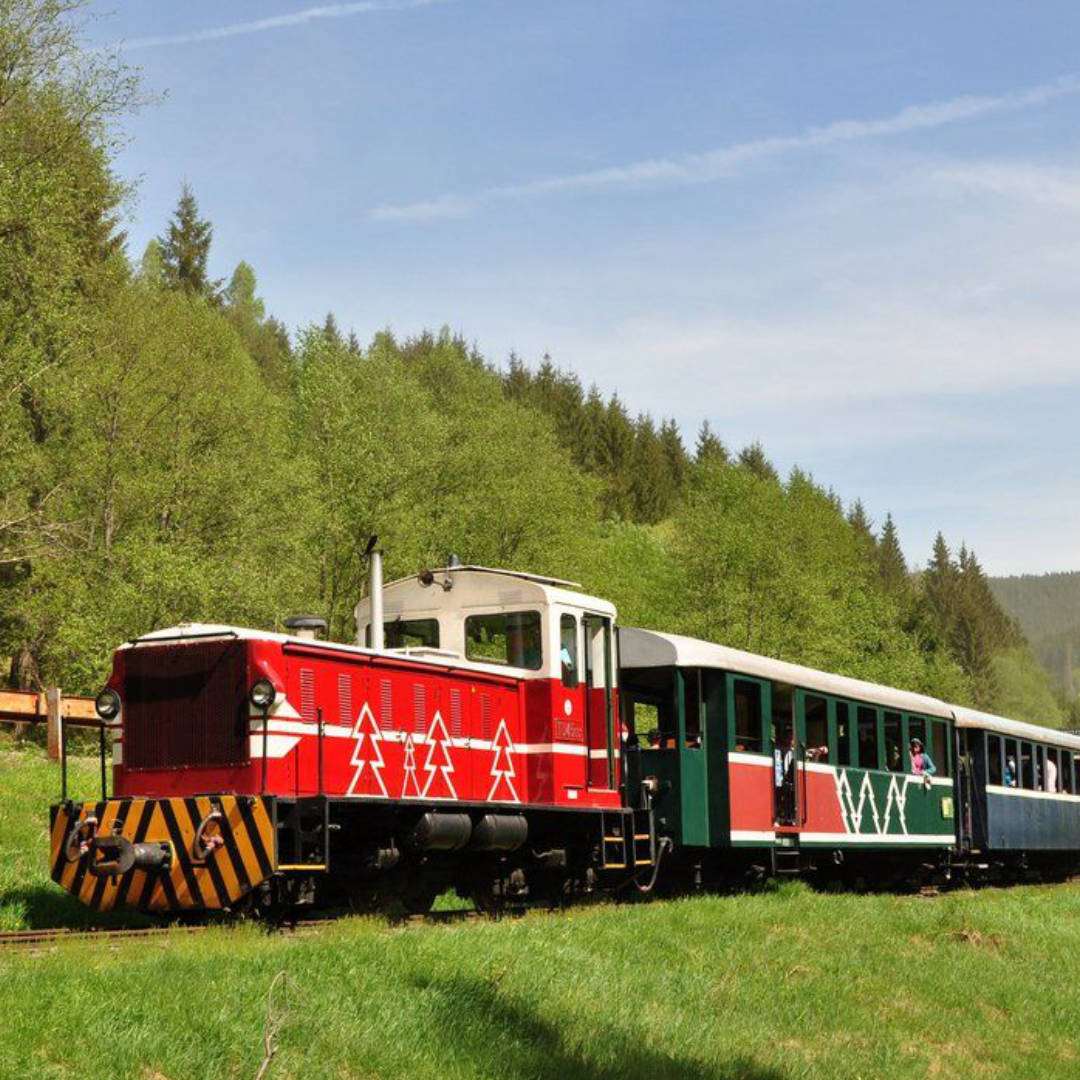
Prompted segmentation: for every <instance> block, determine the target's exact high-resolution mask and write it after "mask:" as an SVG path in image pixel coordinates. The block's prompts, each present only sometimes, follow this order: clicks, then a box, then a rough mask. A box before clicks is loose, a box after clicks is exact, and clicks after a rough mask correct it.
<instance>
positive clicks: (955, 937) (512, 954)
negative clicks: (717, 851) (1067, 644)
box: [0, 753, 1080, 1080]
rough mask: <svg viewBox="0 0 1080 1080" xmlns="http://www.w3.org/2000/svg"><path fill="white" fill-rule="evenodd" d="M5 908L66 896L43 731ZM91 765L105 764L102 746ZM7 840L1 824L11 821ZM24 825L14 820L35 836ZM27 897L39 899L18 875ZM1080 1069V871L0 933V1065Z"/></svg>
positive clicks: (16, 909) (116, 1071)
mask: <svg viewBox="0 0 1080 1080" xmlns="http://www.w3.org/2000/svg"><path fill="white" fill-rule="evenodd" d="M0 770H2V772H0V845H2V848H0V851H2V855H0V858H2V862H0V866H2V868H3V869H2V876H0V911H2V912H4V918H5V919H6V920H7V923H8V925H12V924H19V923H20V922H23V923H25V922H29V921H37V920H38V919H39V918H40V916H41V915H42V914H43V913H45V912H46V911H52V912H56V913H63V912H68V911H70V908H69V907H68V906H67V905H66V904H65V903H64V902H63V901H62V900H61V899H60V898H59V897H60V894H59V893H57V899H56V900H55V906H50V905H49V904H46V902H45V901H44V900H42V899H41V897H40V896H39V895H38V893H37V892H36V890H38V889H39V888H52V886H51V885H49V884H48V879H47V872H46V870H45V854H44V849H43V847H42V846H41V845H42V843H43V841H44V828H43V827H42V826H41V825H40V823H39V822H37V821H36V820H35V815H40V814H41V812H42V810H43V808H44V807H45V806H46V805H47V803H48V801H49V799H50V797H52V791H53V789H54V788H55V786H56V785H55V773H54V770H53V769H52V768H51V767H50V766H47V765H46V764H45V763H44V762H43V761H41V760H40V756H39V755H37V754H28V753H24V754H12V753H7V754H5V755H4V756H3V757H2V758H0ZM88 774H89V777H92V769H89V770H88ZM10 844H14V845H16V847H15V849H9V845H10ZM18 845H22V846H21V847H19V846H18ZM28 895H29V897H30V899H29V900H28V899H27V897H28ZM281 971H283V972H287V973H288V977H289V987H288V990H287V992H286V994H285V997H284V1006H285V1009H284V1015H283V1018H282V1023H281V1027H280V1032H279V1037H280V1051H279V1053H278V1055H277V1057H276V1059H275V1060H274V1062H273V1064H272V1066H271V1068H270V1071H269V1074H268V1075H269V1076H270V1077H273V1078H281V1080H285V1078H289V1080H321V1078H324V1077H325V1078H327V1080H361V1078H365V1080H367V1078H372V1080H373V1078H392V1077H393V1078H402V1080H406V1078H407V1080H423V1078H431V1080H436V1078H437V1080H456V1078H477V1080H563V1078H583V1080H617V1078H627V1080H658V1078H669V1077H670V1078H674V1077H686V1078H690V1080H705V1078H710V1080H716V1078H734V1077H744V1078H747V1080H766V1078H777V1080H779V1078H795V1077H824V1078H834V1077H865V1078H870V1077H890V1078H893V1077H926V1076H931V1077H956V1078H968V1077H1017V1078H1022V1080H1029V1078H1035V1077H1039V1078H1041V1077H1058V1076H1060V1077H1074V1076H1075V1075H1076V1074H1077V1072H1078V1070H1080V990H1078V987H1080V888H1077V887H1075V886H1068V885H1063V886H1055V887H1024V888H1016V889H1008V890H1004V889H986V890H982V891H979V892H975V893H969V892H955V893H952V894H949V895H945V896H942V897H937V898H929V899H927V898H921V897H912V896H856V895H830V894H820V893H815V892H813V891H812V890H810V889H808V888H805V887H803V886H801V885H795V886H785V887H783V888H781V889H778V890H776V891H773V892H765V893H760V894H753V895H751V894H746V895H741V896H734V897H702V898H698V899H693V900H683V901H677V902H668V903H648V904H634V905H627V906H616V905H613V904H600V905H596V906H592V907H587V908H579V909H576V910H573V911H571V912H569V913H565V914H557V915H548V914H539V913H538V914H534V915H530V916H527V917H525V918H521V919H507V920H504V921H501V922H467V923H452V924H428V925H415V924H410V925H409V926H407V927H404V928H401V927H393V926H390V925H388V924H386V923H385V922H381V921H379V920H377V919H356V918H351V919H345V920H342V921H340V922H338V923H335V924H332V925H330V926H328V927H326V928H325V929H318V930H316V931H313V932H310V933H305V934H299V935H292V936H281V935H277V936H275V935H270V934H267V933H266V932H264V931H263V930H261V929H260V928H259V927H257V926H252V925H247V926H241V927H238V928H228V927H218V928H213V929H210V930H207V931H206V932H204V933H202V934H198V935H189V936H184V935H181V934H175V935H169V936H167V937H164V938H152V939H147V940H142V941H139V940H133V941H124V942H120V943H116V944H110V945H108V946H101V945H88V944H82V943H76V942H72V943H68V944H66V945H64V946H62V947H60V948H57V949H55V950H52V951H46V952H43V953H41V954H28V953H14V954H3V953H0V1016H2V1017H3V1020H2V1021H0V1023H2V1025H3V1026H2V1027H0V1078H3V1080H7V1078H8V1077H11V1078H16V1077H17V1078H20V1080H21V1078H25V1077H30V1078H36V1077H47V1078H54V1077H55V1078H61V1077H64V1078H66V1077H73V1078H74V1077H79V1078H85V1080H95V1078H100V1080H121V1078H132V1080H208V1078H216V1077H226V1078H238V1080H239V1078H247V1077H254V1076H255V1073H256V1070H257V1068H258V1067H259V1064H260V1062H261V1061H262V1057H263V1043H262V1040H263V1033H264V1028H265V1021H266V999H267V991H268V988H269V986H270V983H271V981H272V980H273V978H274V976H275V974H276V973H278V972H281Z"/></svg>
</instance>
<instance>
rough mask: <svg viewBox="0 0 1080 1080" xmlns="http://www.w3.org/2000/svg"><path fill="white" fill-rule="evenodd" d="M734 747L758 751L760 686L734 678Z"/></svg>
mask: <svg viewBox="0 0 1080 1080" xmlns="http://www.w3.org/2000/svg"><path fill="white" fill-rule="evenodd" d="M735 749H736V750H748V751H751V752H754V753H760V752H761V750H762V749H763V747H762V741H761V687H760V686H759V685H758V684H757V683H752V682H744V681H743V680H742V679H736V680H735Z"/></svg>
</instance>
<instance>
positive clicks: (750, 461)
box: [739, 442, 780, 480]
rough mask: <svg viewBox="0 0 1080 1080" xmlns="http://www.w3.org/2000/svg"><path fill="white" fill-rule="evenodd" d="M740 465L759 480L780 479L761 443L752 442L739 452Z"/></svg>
mask: <svg viewBox="0 0 1080 1080" xmlns="http://www.w3.org/2000/svg"><path fill="white" fill-rule="evenodd" d="M739 464H740V465H741V466H742V467H743V468H744V469H747V470H748V471H749V472H752V473H753V474H754V475H755V476H756V477H757V478H758V479H759V480H779V479H780V477H779V475H778V474H777V472H776V469H775V468H774V467H773V464H772V462H771V461H769V459H768V458H767V457H766V456H765V448H764V447H763V446H762V445H761V443H759V442H752V443H751V444H750V445H749V446H744V447H743V448H742V450H740V451H739Z"/></svg>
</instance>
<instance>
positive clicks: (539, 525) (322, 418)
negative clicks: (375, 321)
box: [296, 328, 595, 637]
mask: <svg viewBox="0 0 1080 1080" xmlns="http://www.w3.org/2000/svg"><path fill="white" fill-rule="evenodd" d="M299 357H300V379H299V384H298V409H297V429H296V441H297V444H298V447H299V450H300V453H301V454H302V455H304V457H306V458H307V459H309V461H310V468H306V469H305V471H306V473H307V474H308V475H309V476H310V477H311V484H312V493H311V499H310V505H311V507H312V509H311V512H310V515H309V519H308V522H307V524H308V527H309V533H308V537H309V538H308V544H307V546H308V548H309V550H313V551H314V552H317V559H318V566H317V580H318V589H317V592H314V593H313V598H312V602H313V603H315V604H316V605H317V606H318V607H319V609H320V610H324V611H326V612H327V613H328V617H329V619H330V623H331V627H332V630H333V631H334V632H335V633H337V634H338V635H341V636H345V637H349V636H351V634H352V622H351V611H352V608H353V607H354V606H355V603H356V601H357V599H358V598H359V597H360V595H361V592H362V589H363V584H364V573H365V570H364V567H363V566H362V565H361V562H360V558H359V556H360V552H361V551H362V550H363V545H364V541H365V540H366V538H367V536H368V535H370V534H372V533H378V535H379V536H380V538H381V541H382V544H383V546H384V547H385V548H386V550H387V553H388V562H387V566H388V570H389V571H390V572H391V574H393V573H401V574H405V573H414V572H415V571H416V569H417V568H418V567H422V566H425V565H433V564H439V565H442V564H443V563H444V562H445V560H446V557H447V554H448V553H449V552H451V551H453V552H455V553H456V554H457V555H458V556H459V557H460V558H462V559H463V560H465V561H469V562H476V563H481V564H492V565H499V566H507V565H516V566H529V567H532V568H535V569H538V570H541V571H543V570H547V571H549V572H558V571H560V570H562V569H564V568H565V566H566V565H567V564H568V563H569V561H570V560H571V559H572V558H573V553H574V552H575V551H576V550H577V548H578V546H579V544H580V543H581V538H580V525H581V523H582V522H589V521H590V520H592V519H594V517H595V509H594V499H595V492H594V487H593V485H592V483H591V482H590V481H589V480H588V479H587V478H585V477H583V476H581V474H580V473H579V472H578V471H577V470H576V469H575V468H574V465H573V463H572V461H571V460H570V458H569V456H568V455H567V453H566V452H565V451H564V450H562V449H561V448H560V446H559V445H558V441H557V439H556V436H555V434H554V432H553V430H552V427H551V424H550V422H549V421H548V420H547V418H546V417H545V416H544V415H543V414H541V413H539V412H537V411H536V410H530V409H527V408H525V407H523V406H522V405H519V404H518V403H517V402H515V401H512V400H508V399H507V398H506V397H505V396H504V394H503V392H502V387H501V383H500V381H499V379H498V377H497V376H496V375H494V374H493V373H492V372H491V371H490V370H488V369H487V368H486V367H485V366H483V364H481V363H479V362H478V361H477V360H476V359H475V358H474V357H472V356H470V355H469V353H468V350H467V349H466V348H465V346H464V344H463V343H462V342H460V341H457V340H454V339H452V338H451V337H450V336H449V335H448V334H446V333H445V332H444V333H443V334H442V335H441V336H440V337H438V338H437V339H436V338H432V337H431V336H430V335H428V336H425V337H424V338H421V339H418V340H417V341H414V342H407V343H406V344H405V345H404V346H399V345H398V344H397V343H396V342H395V341H394V340H393V339H392V338H391V337H390V336H389V335H385V334H384V335H380V336H379V337H377V338H376V340H375V341H374V342H373V344H372V345H371V347H370V348H369V349H368V350H367V351H366V352H363V353H361V354H360V355H359V356H357V355H356V354H354V353H353V351H352V350H351V349H350V348H349V347H348V346H347V345H346V344H344V343H343V342H342V341H341V338H340V336H339V335H335V334H329V333H327V332H326V330H325V328H324V329H320V330H314V329H313V330H309V331H308V332H307V333H305V334H304V335H303V336H302V340H301V345H300V350H299ZM313 569H314V568H313Z"/></svg>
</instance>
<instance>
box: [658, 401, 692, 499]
mask: <svg viewBox="0 0 1080 1080" xmlns="http://www.w3.org/2000/svg"><path fill="white" fill-rule="evenodd" d="M660 446H661V447H662V448H663V451H664V459H665V460H666V462H667V473H668V486H669V488H670V489H671V492H672V497H673V498H675V497H677V496H678V493H679V492H680V491H681V490H682V486H683V484H684V483H685V482H686V477H687V474H688V473H689V471H690V457H689V455H688V454H687V453H686V447H685V446H683V441H682V436H681V435H680V434H679V427H678V425H677V424H676V423H675V421H674V420H664V421H663V422H662V423H661V424H660Z"/></svg>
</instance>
